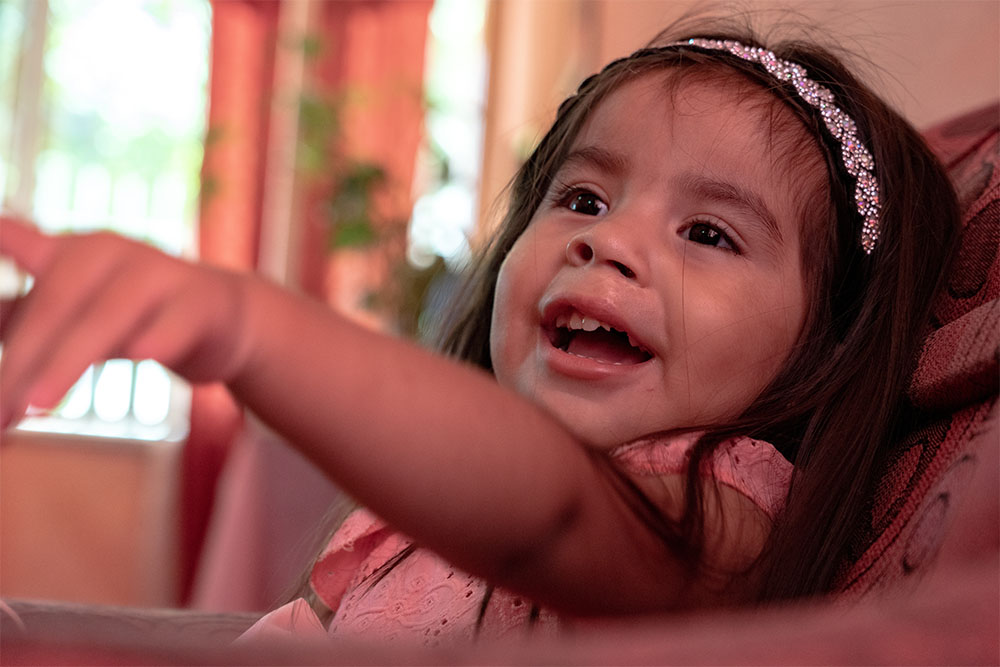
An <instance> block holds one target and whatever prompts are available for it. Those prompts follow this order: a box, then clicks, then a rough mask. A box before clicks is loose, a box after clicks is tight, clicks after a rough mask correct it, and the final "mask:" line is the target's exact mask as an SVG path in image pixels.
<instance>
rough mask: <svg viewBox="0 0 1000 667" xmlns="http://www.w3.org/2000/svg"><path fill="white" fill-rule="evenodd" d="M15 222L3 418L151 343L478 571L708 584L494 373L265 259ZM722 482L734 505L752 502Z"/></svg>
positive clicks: (571, 607)
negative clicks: (28, 276)
mask: <svg viewBox="0 0 1000 667" xmlns="http://www.w3.org/2000/svg"><path fill="white" fill-rule="evenodd" d="M0 225H2V226H0V254H4V255H9V256H11V257H12V258H13V259H14V260H15V261H16V262H17V263H18V264H19V265H21V266H22V267H23V268H24V269H25V270H27V271H28V272H29V273H32V274H33V275H34V276H35V285H34V287H33V289H32V291H31V292H30V293H29V295H28V296H27V297H25V298H22V299H19V300H17V301H16V302H9V303H5V304H4V307H3V311H2V321H0V339H2V341H3V343H4V354H3V358H2V364H0V396H3V403H2V406H0V409H2V419H3V422H2V423H3V426H4V427H6V426H7V425H9V424H10V423H11V422H12V421H13V420H16V419H18V418H19V417H20V416H21V414H23V411H24V409H25V406H26V405H27V404H28V403H29V402H30V403H32V404H35V405H39V406H41V407H47V406H52V405H54V404H55V403H56V402H57V401H58V399H59V397H60V396H61V395H62V394H63V393H65V391H66V390H68V388H69V387H70V386H71V385H72V383H73V382H74V381H75V379H76V378H77V377H78V376H79V375H80V373H82V372H83V370H84V369H85V368H86V367H87V366H88V365H89V364H91V363H93V362H95V361H98V360H101V359H106V358H110V357H130V358H153V359H156V360H157V361H160V362H161V363H163V364H165V365H166V366H168V367H170V368H172V369H173V370H175V371H177V372H178V373H180V374H182V375H184V376H185V377H187V378H189V379H191V380H193V381H205V380H221V381H224V382H226V383H227V384H228V385H229V387H230V388H231V390H232V392H233V393H234V395H235V396H236V397H237V398H238V399H240V400H241V401H243V402H244V403H245V404H246V405H247V406H248V407H249V408H250V409H251V410H253V411H254V412H255V413H256V414H257V415H258V416H260V417H261V418H262V419H264V421H266V422H267V423H268V424H270V425H271V426H272V427H273V428H275V429H276V430H277V431H278V432H280V433H282V434H283V435H284V436H285V437H287V438H288V440H289V441H290V442H292V443H293V444H294V445H296V446H297V447H298V448H299V449H300V450H301V451H302V452H303V453H304V454H305V455H306V456H308V457H309V458H310V459H312V461H313V462H314V463H316V464H317V465H318V466H319V467H320V468H321V469H322V470H324V471H325V472H326V473H327V474H328V475H329V476H330V477H331V478H332V479H333V480H334V481H335V482H337V483H338V484H339V485H340V486H341V487H342V488H344V489H345V490H346V491H347V492H348V493H350V494H351V495H353V496H354V497H355V498H356V499H357V500H359V501H360V502H362V503H363V504H365V505H367V506H369V507H371V508H372V509H373V510H374V511H375V512H376V513H377V514H379V515H380V516H382V517H383V518H384V519H385V520H386V521H388V522H389V523H390V524H392V525H394V526H397V527H398V528H399V529H400V530H402V531H403V532H405V533H407V534H408V535H410V536H411V537H413V538H414V539H415V540H416V541H417V542H418V543H420V544H422V545H424V546H426V547H428V548H431V549H433V550H435V551H437V552H438V553H439V554H441V555H442V556H443V557H444V558H445V559H447V560H449V561H450V562H452V563H453V564H455V565H456V566H458V567H461V568H463V569H466V570H468V571H469V572H472V573H474V574H477V575H480V576H483V577H485V578H486V579H488V580H490V581H492V582H494V583H498V584H500V585H505V586H508V587H511V588H513V589H515V590H519V591H520V592H523V593H524V594H526V595H528V596H530V597H532V598H533V599H535V600H537V601H538V602H540V603H542V604H546V605H549V606H552V607H554V608H558V609H562V610H565V611H570V612H574V613H599V614H600V613H606V614H610V613H627V612H638V611H653V610H662V609H665V608H668V607H670V606H675V605H676V606H685V605H689V604H695V603H698V602H703V601H705V600H704V598H705V596H706V590H705V587H703V586H700V585H693V586H692V585H688V584H690V583H691V582H690V581H688V579H687V578H686V575H685V569H684V567H683V566H682V565H681V564H680V563H679V562H677V560H676V559H675V558H674V557H673V555H672V554H671V553H670V551H669V550H668V549H667V548H666V547H665V546H664V545H663V543H662V542H661V541H660V540H659V539H658V538H656V537H654V536H653V535H652V534H651V532H650V531H649V529H648V528H647V527H646V526H645V525H644V524H643V523H642V522H641V521H640V519H639V518H638V517H637V516H636V515H635V513H634V512H632V511H631V510H630V509H628V507H627V506H626V502H625V500H624V499H623V497H622V496H621V494H620V493H618V492H617V491H615V490H614V488H613V484H611V483H610V482H609V478H608V476H607V474H606V471H603V470H602V469H601V467H600V466H599V465H596V464H595V462H594V458H593V457H592V455H590V454H588V452H587V451H586V449H585V448H584V447H583V446H582V445H581V444H580V443H578V442H577V441H576V440H575V439H574V438H573V437H572V436H571V435H569V433H568V432H567V431H566V430H565V429H564V428H562V426H561V425H559V424H558V423H557V422H556V421H555V420H554V419H552V418H551V417H549V416H548V415H547V414H545V413H544V412H542V411H541V410H540V409H539V408H537V407H536V406H534V405H532V404H531V403H529V402H527V401H526V400H524V399H523V398H521V397H520V396H518V395H516V394H514V393H513V392H510V391H507V390H505V389H504V388H502V387H500V386H499V385H497V384H496V382H495V381H494V380H493V379H492V377H490V376H489V375H487V374H485V373H483V372H481V371H478V370H474V369H472V368H469V367H465V366H463V365H460V364H457V363H454V362H451V361H448V360H445V359H442V358H440V357H437V356H435V355H432V354H431V353H429V352H427V351H425V350H423V349H421V348H419V347H417V346H415V345H412V344H410V343H407V342H404V341H401V340H397V339H393V338H389V337H386V336H382V335H378V334H375V333H372V332H370V331H368V330H365V329H362V328H360V327H358V326H356V325H354V324H352V323H350V322H349V321H348V320H346V319H345V318H343V317H341V316H339V315H337V314H336V313H335V312H333V311H331V310H330V309H328V308H326V307H325V306H323V305H321V304H318V303H315V302H312V301H309V300H306V299H303V298H300V297H297V296H295V295H292V294H290V293H288V292H286V291H283V290H281V289H279V288H278V287H276V286H274V285H271V284H269V283H267V282H265V281H263V280H260V279H258V278H255V277H252V276H245V275H238V274H233V273H229V272H226V271H221V270H218V269H213V268H209V267H206V266H203V265H198V264H191V263H188V262H185V261H182V260H178V259H175V258H172V257H168V256H166V255H163V254H161V253H159V252H157V251H155V250H152V249H150V248H147V247H145V246H142V245H139V244H136V243H133V242H131V241H127V240H125V239H122V238H119V237H115V236H112V235H108V234H95V235H84V236H58V237H49V236H45V235H42V234H40V233H39V232H37V231H35V230H33V229H31V228H28V227H26V226H23V225H21V224H18V223H16V222H13V221H10V220H0ZM661 482H663V480H661ZM674 483H679V480H672V481H671V480H667V481H665V482H664V484H665V485H663V486H657V487H656V488H657V489H659V490H660V491H663V490H665V491H666V493H660V498H670V497H675V496H676V495H677V494H676V488H674V489H673V490H671V489H670V488H669V487H670V485H671V484H674ZM721 499H722V500H721V504H720V507H721V508H722V509H724V510H726V511H725V512H724V514H725V515H726V517H727V518H731V517H740V516H751V515H752V514H754V513H753V511H752V510H751V509H750V508H751V504H750V503H749V501H747V500H746V499H744V498H742V496H739V494H728V493H725V494H723V495H722V496H721ZM729 504H731V505H732V507H729V506H728V505H729ZM667 509H668V510H669V508H667ZM744 510H746V511H745V512H744ZM716 514H719V515H720V516H721V514H722V513H720V512H716ZM712 515H713V513H712V512H709V516H710V517H711V516H712ZM718 523H719V525H720V526H726V528H725V529H724V531H725V532H724V533H720V532H719V531H715V532H716V533H718V535H715V536H714V537H713V535H710V544H716V543H717V544H719V545H722V546H721V547H720V553H722V552H725V551H727V549H730V548H735V549H736V552H735V557H737V558H738V557H739V556H740V555H741V554H743V553H744V552H745V551H746V550H745V548H744V547H743V546H741V542H745V541H746V540H745V539H744V538H743V537H741V535H742V533H745V532H746V530H745V529H744V527H743V526H744V524H746V522H744V521H732V520H730V521H724V522H723V521H720V522H718ZM712 525H715V524H714V523H713V524H712ZM734 530H735V531H737V532H736V534H735V536H734V535H729V532H731V531H734ZM709 532H710V533H711V532H712V528H711V527H710V528H709ZM716 538H717V539H716ZM752 541H753V542H757V540H752ZM734 545H735V547H734ZM753 546H754V547H755V546H756V544H754V545H753ZM727 557H728V554H727V553H723V557H722V560H726V559H727ZM716 560H719V559H716Z"/></svg>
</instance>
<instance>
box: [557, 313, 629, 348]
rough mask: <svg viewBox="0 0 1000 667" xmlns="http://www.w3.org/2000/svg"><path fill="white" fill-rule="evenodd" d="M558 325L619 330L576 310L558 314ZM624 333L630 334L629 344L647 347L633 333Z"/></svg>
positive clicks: (584, 329)
mask: <svg viewBox="0 0 1000 667" xmlns="http://www.w3.org/2000/svg"><path fill="white" fill-rule="evenodd" d="M556 326H557V327H560V328H563V329H569V330H570V331H597V330H598V329H604V330H605V331H609V332H610V331H612V330H614V331H617V329H615V328H614V327H612V326H611V325H610V324H608V323H607V322H602V321H601V320H599V319H597V318H596V317H589V316H587V315H581V314H580V313H578V312H576V311H575V310H574V311H573V312H572V313H570V314H566V313H563V314H562V315H559V316H557V317H556ZM622 333H624V334H625V335H626V336H628V342H629V345H631V346H632V347H637V348H639V349H640V350H642V349H645V348H643V347H642V345H640V344H639V342H638V341H637V340H635V339H634V338H632V334H630V333H628V332H622Z"/></svg>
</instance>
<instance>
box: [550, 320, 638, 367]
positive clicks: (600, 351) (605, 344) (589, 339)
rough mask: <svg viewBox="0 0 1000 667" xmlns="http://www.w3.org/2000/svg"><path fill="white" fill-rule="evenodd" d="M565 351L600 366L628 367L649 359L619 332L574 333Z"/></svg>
mask: <svg viewBox="0 0 1000 667" xmlns="http://www.w3.org/2000/svg"><path fill="white" fill-rule="evenodd" d="M563 349H565V350H566V351H567V352H569V353H570V354H575V355H576V356H578V357H586V358H588V359H593V360H594V361H599V362H601V363H602V364H616V365H619V366H630V365H634V364H641V363H642V362H644V361H648V360H649V359H650V356H651V355H650V354H649V353H648V352H646V351H645V350H642V349H640V348H638V347H634V346H633V345H631V344H630V343H629V342H628V336H627V335H626V334H623V333H621V332H619V331H605V330H604V329H597V330H595V331H574V332H572V333H571V334H570V338H569V342H568V344H567V345H566V347H565V348H563Z"/></svg>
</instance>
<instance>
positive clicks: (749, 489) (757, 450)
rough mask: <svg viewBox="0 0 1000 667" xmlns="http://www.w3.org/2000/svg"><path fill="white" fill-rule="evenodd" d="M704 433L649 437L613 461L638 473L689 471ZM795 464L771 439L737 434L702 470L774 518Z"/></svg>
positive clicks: (618, 453)
mask: <svg viewBox="0 0 1000 667" xmlns="http://www.w3.org/2000/svg"><path fill="white" fill-rule="evenodd" d="M700 436H701V433H685V434H681V435H675V436H669V437H666V436H665V437H650V438H643V439H641V440H636V441H634V442H630V443H628V444H626V445H622V446H621V447H619V448H617V449H616V450H614V451H613V452H612V454H611V456H612V459H613V460H614V462H615V463H616V464H617V465H618V466H619V467H621V469H622V470H624V471H625V472H627V473H629V474H631V475H635V476H639V477H648V476H666V475H685V474H687V469H688V462H689V460H690V455H691V449H692V447H694V445H695V443H697V441H698V438H699V437H700ZM792 470H793V466H792V464H791V463H790V462H789V461H788V460H787V459H786V458H785V457H784V456H782V455H781V453H780V452H778V450H777V449H775V447H774V446H773V445H771V444H770V443H769V442H765V441H763V440H754V439H753V438H747V437H735V438H731V439H729V440H726V441H724V442H723V443H722V444H720V445H719V446H718V447H717V448H716V449H715V451H714V452H713V454H712V455H711V456H709V457H707V460H706V461H704V462H703V464H702V466H701V470H700V475H701V476H702V477H711V478H713V479H714V480H715V481H716V482H717V483H718V484H721V485H724V486H728V487H730V488H732V489H734V490H735V491H738V492H739V493H741V494H742V495H744V496H746V497H747V498H749V499H750V500H751V501H753V503H754V504H755V505H756V506H757V507H759V508H760V509H761V510H763V511H764V512H765V513H766V514H767V515H768V516H769V517H770V518H771V519H772V520H773V519H774V517H775V516H777V514H778V513H779V512H780V511H781V510H782V509H783V508H784V505H785V497H786V495H787V493H788V487H789V485H790V484H791V480H792Z"/></svg>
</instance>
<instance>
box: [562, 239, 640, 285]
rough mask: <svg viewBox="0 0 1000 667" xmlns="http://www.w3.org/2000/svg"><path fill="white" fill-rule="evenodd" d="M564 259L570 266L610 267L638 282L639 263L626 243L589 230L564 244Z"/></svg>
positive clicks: (636, 256) (634, 253)
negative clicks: (591, 265)
mask: <svg viewBox="0 0 1000 667" xmlns="http://www.w3.org/2000/svg"><path fill="white" fill-rule="evenodd" d="M566 259H567V260H568V261H569V263H570V264H571V265H572V266H586V265H587V264H594V265H600V264H603V265H605V266H608V267H611V268H613V269H615V270H617V271H618V272H619V273H620V274H621V275H623V276H625V277H626V278H628V279H629V280H639V279H640V276H639V275H638V273H637V272H638V271H640V269H641V261H640V260H639V257H638V255H637V254H636V252H635V251H634V250H632V249H631V248H629V247H628V244H627V241H625V240H623V239H621V238H619V237H613V236H609V235H607V234H602V233H600V232H596V231H595V230H593V228H592V229H589V230H586V231H582V232H580V233H579V234H577V235H576V236H574V237H573V238H571V239H570V240H569V243H567V244H566Z"/></svg>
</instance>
